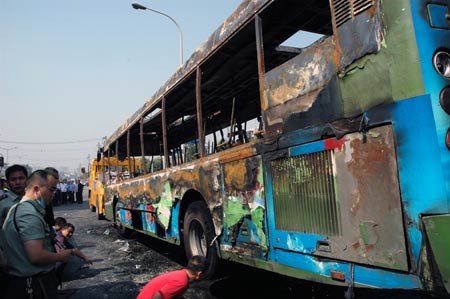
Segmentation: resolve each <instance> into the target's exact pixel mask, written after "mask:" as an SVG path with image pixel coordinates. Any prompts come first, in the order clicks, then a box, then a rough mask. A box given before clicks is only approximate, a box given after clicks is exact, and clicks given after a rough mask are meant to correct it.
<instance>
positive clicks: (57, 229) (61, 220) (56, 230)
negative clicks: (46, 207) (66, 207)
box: [53, 217, 67, 235]
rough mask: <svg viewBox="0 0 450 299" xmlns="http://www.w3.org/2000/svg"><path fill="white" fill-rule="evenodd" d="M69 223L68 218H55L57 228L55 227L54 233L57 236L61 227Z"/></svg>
mask: <svg viewBox="0 0 450 299" xmlns="http://www.w3.org/2000/svg"><path fill="white" fill-rule="evenodd" d="M64 223H67V220H66V218H64V217H56V218H55V226H54V227H53V233H54V234H55V235H56V232H58V231H59V230H60V229H61V226H62V225H63V224H64Z"/></svg>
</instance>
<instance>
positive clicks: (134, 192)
mask: <svg viewBox="0 0 450 299" xmlns="http://www.w3.org/2000/svg"><path fill="white" fill-rule="evenodd" d="M203 162H204V163H202V164H201V165H198V164H197V165H192V164H191V165H183V166H178V167H172V168H170V170H169V171H166V172H159V173H155V174H149V175H145V176H140V177H138V178H134V179H131V180H128V181H126V182H122V183H121V184H115V185H111V186H108V187H107V189H106V196H105V200H106V201H108V203H109V204H110V205H111V203H112V202H113V198H114V197H117V199H118V202H119V203H120V204H121V205H122V206H123V207H127V208H129V209H136V210H140V209H141V207H142V206H148V205H151V207H152V211H153V210H155V211H157V212H156V216H155V217H156V220H157V222H158V224H159V225H160V226H161V227H162V229H163V230H162V231H167V230H168V229H169V226H170V225H171V222H170V221H171V220H173V219H172V212H173V209H174V208H175V203H176V202H177V201H179V200H181V199H183V197H184V195H185V193H186V192H187V191H188V190H196V191H198V192H200V194H201V195H202V196H203V198H204V199H205V200H206V203H207V204H208V206H209V208H210V211H211V213H212V218H213V222H214V225H215V227H216V233H217V234H219V233H220V230H221V225H222V210H221V209H217V207H219V206H221V203H222V197H221V193H220V192H219V191H220V190H221V188H220V187H221V184H220V182H221V181H222V179H221V172H220V166H219V163H218V160H217V159H210V160H209V161H203ZM143 204H144V205H143ZM162 237H164V236H162Z"/></svg>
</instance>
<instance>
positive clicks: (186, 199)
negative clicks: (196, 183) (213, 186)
mask: <svg viewBox="0 0 450 299" xmlns="http://www.w3.org/2000/svg"><path fill="white" fill-rule="evenodd" d="M196 201H203V202H204V203H205V204H206V206H208V203H207V202H206V200H205V198H204V197H203V195H202V194H201V193H200V192H198V191H197V190H195V189H189V190H188V191H186V192H185V193H184V194H183V197H182V199H181V205H180V212H179V215H178V227H179V228H180V239H181V240H183V233H182V228H183V222H184V216H185V215H186V212H187V209H188V207H189V205H190V204H192V203H193V202H196ZM208 210H209V209H208ZM210 213H211V211H210Z"/></svg>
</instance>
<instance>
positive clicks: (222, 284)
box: [55, 200, 436, 299]
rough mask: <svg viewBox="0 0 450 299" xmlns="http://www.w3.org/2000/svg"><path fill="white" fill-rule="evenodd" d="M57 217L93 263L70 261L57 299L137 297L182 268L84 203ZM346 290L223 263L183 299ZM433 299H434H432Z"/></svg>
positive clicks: (164, 247)
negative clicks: (122, 235) (70, 225)
mask: <svg viewBox="0 0 450 299" xmlns="http://www.w3.org/2000/svg"><path fill="white" fill-rule="evenodd" d="M55 216H62V217H65V218H66V219H67V220H68V221H69V222H71V223H73V224H74V225H75V228H76V230H75V235H74V237H75V240H76V242H77V244H78V247H79V248H80V249H81V250H82V251H83V252H84V253H85V254H86V255H87V256H89V257H90V258H91V259H92V260H93V262H94V264H93V265H92V266H89V267H85V266H84V265H83V262H82V261H81V260H80V259H77V258H76V257H73V258H72V260H71V261H70V262H69V264H68V266H67V268H66V271H65V276H64V281H63V290H62V293H61V299H66V298H67V299H68V298H70V299H90V298H111V299H115V298H117V299H119V298H136V296H137V294H138V293H139V290H140V289H141V288H142V287H143V286H144V285H145V283H147V282H148V281H149V280H150V279H151V278H153V277H154V276H156V275H158V274H160V273H163V272H167V271H171V270H175V269H180V268H182V267H183V266H184V265H185V263H186V260H185V257H184V254H183V253H182V252H181V251H180V250H179V249H178V248H177V247H174V246H172V245H170V244H166V243H165V242H161V241H158V240H155V239H153V238H149V237H146V236H143V235H140V234H135V235H134V236H132V239H127V240H124V239H122V238H120V236H119V235H118V233H117V231H116V230H115V228H114V227H113V225H112V223H111V222H109V221H106V220H97V218H96V214H95V213H92V212H90V210H89V208H88V204H87V202H86V200H85V201H84V202H83V204H81V205H80V204H66V205H61V206H58V207H55ZM345 291H346V289H344V288H337V287H330V286H325V285H320V284H313V283H310V282H301V281H298V280H292V279H289V278H286V277H284V276H280V275H274V274H271V273H268V272H265V271H258V270H255V269H251V268H248V267H245V266H240V265H236V264H230V263H225V264H223V266H222V271H221V273H220V274H219V277H218V278H217V279H216V280H210V281H200V282H196V283H194V284H193V285H192V286H191V288H190V289H189V290H188V291H187V292H186V294H185V296H184V297H185V298H186V299H231V298H232V299H236V298H246V299H247V298H258V299H261V298H283V299H286V298H315V299H323V298H345V297H344V293H345ZM355 298H364V299H366V298H369V299H370V298H372V299H378V298H379V299H381V298H383V299H384V298H396V299H397V298H398V299H401V298H403V299H418V298H433V297H430V296H428V295H426V294H423V293H416V292H392V291H386V290H376V291H374V290H355ZM434 298H436V297H434Z"/></svg>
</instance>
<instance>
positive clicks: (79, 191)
mask: <svg viewBox="0 0 450 299" xmlns="http://www.w3.org/2000/svg"><path fill="white" fill-rule="evenodd" d="M77 184H78V185H77V193H76V197H77V203H79V204H82V203H83V187H84V185H83V184H82V183H81V181H80V180H77Z"/></svg>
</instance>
